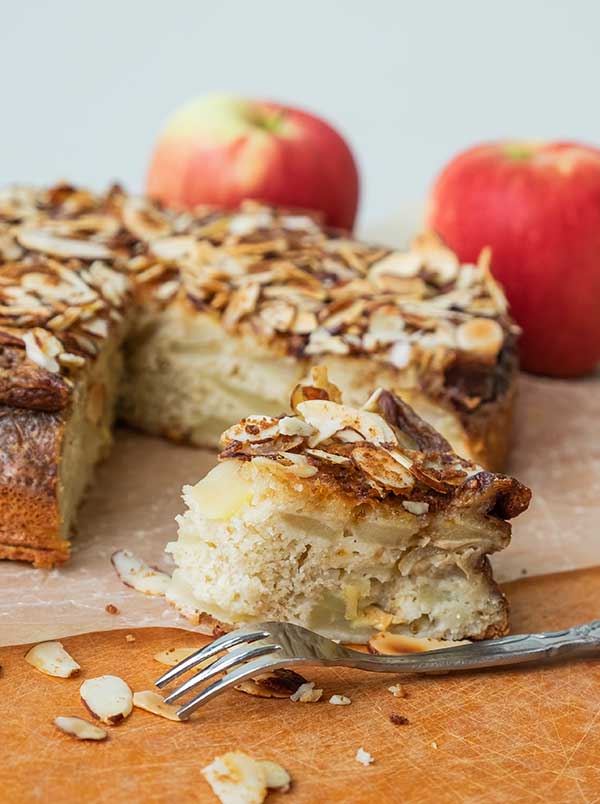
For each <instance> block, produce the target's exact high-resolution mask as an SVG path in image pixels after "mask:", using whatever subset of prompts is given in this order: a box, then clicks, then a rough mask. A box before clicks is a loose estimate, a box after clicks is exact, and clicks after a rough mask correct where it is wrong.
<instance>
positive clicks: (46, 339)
mask: <svg viewBox="0 0 600 804" xmlns="http://www.w3.org/2000/svg"><path fill="white" fill-rule="evenodd" d="M23 342H24V343H25V352H26V354H27V357H28V358H29V359H30V360H31V361H33V362H34V363H37V365H38V366H41V367H42V368H44V369H46V371H51V372H53V373H55V372H57V371H58V370H59V368H60V367H59V365H58V363H57V361H56V359H55V358H56V357H57V356H58V355H60V353H61V352H62V351H64V350H63V347H62V344H61V342H60V341H59V340H58V338H55V337H54V335H51V334H50V333H49V332H47V331H46V330H45V329H41V328H40V327H35V328H34V329H32V330H30V331H29V332H26V333H25V334H24V335H23Z"/></svg>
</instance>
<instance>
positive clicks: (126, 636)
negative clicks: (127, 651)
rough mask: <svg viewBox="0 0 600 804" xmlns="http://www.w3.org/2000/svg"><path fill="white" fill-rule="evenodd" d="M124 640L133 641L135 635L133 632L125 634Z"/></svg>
mask: <svg viewBox="0 0 600 804" xmlns="http://www.w3.org/2000/svg"><path fill="white" fill-rule="evenodd" d="M125 642H135V636H134V635H133V634H125Z"/></svg>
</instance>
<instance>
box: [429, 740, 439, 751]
mask: <svg viewBox="0 0 600 804" xmlns="http://www.w3.org/2000/svg"><path fill="white" fill-rule="evenodd" d="M431 747H432V748H434V749H435V750H436V751H437V747H438V744H437V743H436V741H435V740H432V741H431Z"/></svg>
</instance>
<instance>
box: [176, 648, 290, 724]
mask: <svg viewBox="0 0 600 804" xmlns="http://www.w3.org/2000/svg"><path fill="white" fill-rule="evenodd" d="M284 663H285V662H284V661H277V660H273V659H272V658H270V657H269V658H263V659H255V660H254V661H252V662H248V663H247V664H243V665H241V666H240V667H236V668H235V670H231V671H230V672H229V673H226V674H225V675H224V676H223V678H219V679H217V681H213V683H212V684H209V685H208V687H205V688H204V689H203V690H202V692H200V693H199V694H198V695H196V697H195V698H192V700H191V701H188V703H186V704H184V705H183V706H182V707H181V709H178V710H177V714H178V716H179V717H180V718H181V719H182V720H185V719H186V718H188V717H189V716H190V715H191V714H192V712H194V711H195V710H196V709H198V707H199V706H202V705H203V704H205V703H206V702H207V701H210V700H211V699H212V698H214V697H215V696H217V695H220V694H221V693H222V692H224V691H225V690H226V689H228V688H229V687H231V686H233V685H234V684H238V683H239V682H240V681H244V679H246V678H250V676H255V675H258V674H260V673H264V672H265V671H266V670H269V669H271V668H275V667H281V666H282V665H283V664H284Z"/></svg>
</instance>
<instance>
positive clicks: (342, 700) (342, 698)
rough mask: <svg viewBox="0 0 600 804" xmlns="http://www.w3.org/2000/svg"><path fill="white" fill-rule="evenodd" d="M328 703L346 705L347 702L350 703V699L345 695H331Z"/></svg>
mask: <svg viewBox="0 0 600 804" xmlns="http://www.w3.org/2000/svg"><path fill="white" fill-rule="evenodd" d="M329 703H330V704H333V705H334V706H348V704H351V703H352V700H351V699H350V698H348V696H347V695H332V696H331V698H330V699H329Z"/></svg>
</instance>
